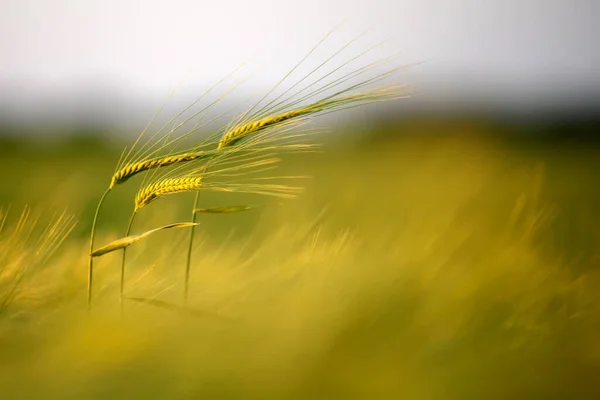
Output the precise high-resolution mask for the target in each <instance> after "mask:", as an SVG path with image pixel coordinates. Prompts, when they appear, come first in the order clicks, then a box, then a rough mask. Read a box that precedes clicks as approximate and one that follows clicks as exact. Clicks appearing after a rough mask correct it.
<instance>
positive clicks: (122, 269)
mask: <svg viewBox="0 0 600 400" xmlns="http://www.w3.org/2000/svg"><path fill="white" fill-rule="evenodd" d="M136 214H137V211H134V212H133V213H132V214H131V218H130V219H129V225H127V232H126V233H125V237H127V236H129V234H130V233H131V227H132V226H133V220H134V219H135V216H136ZM126 257H127V247H125V248H124V249H123V257H122V259H121V289H120V292H119V302H120V303H121V314H123V292H124V290H123V289H124V288H125V258H126Z"/></svg>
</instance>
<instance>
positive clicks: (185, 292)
mask: <svg viewBox="0 0 600 400" xmlns="http://www.w3.org/2000/svg"><path fill="white" fill-rule="evenodd" d="M199 198H200V192H196V197H195V199H194V207H193V208H192V223H196V218H197V216H198V215H197V213H196V209H197V208H198V199H199ZM195 229H196V226H195V225H194V226H192V228H191V230H190V241H189V243H188V253H187V261H186V264H185V281H184V289H183V298H184V300H185V301H186V302H187V299H188V288H189V283H190V265H191V263H192V247H193V244H194V232H195Z"/></svg>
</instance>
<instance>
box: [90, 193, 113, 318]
mask: <svg viewBox="0 0 600 400" xmlns="http://www.w3.org/2000/svg"><path fill="white" fill-rule="evenodd" d="M108 192H110V188H109V189H106V191H105V192H104V194H103V195H102V197H100V201H99V202H98V206H96V213H95V214H94V221H93V222H92V233H91V236H90V261H89V264H88V290H87V304H88V311H89V310H90V309H91V307H92V283H93V278H94V258H93V257H92V253H93V251H94V237H95V235H96V222H97V221H98V214H100V208H102V203H104V199H105V198H106V196H107V195H108Z"/></svg>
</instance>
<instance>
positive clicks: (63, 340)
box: [0, 124, 600, 399]
mask: <svg viewBox="0 0 600 400" xmlns="http://www.w3.org/2000/svg"><path fill="white" fill-rule="evenodd" d="M386 129H387V131H386V132H384V133H386V135H383V134H382V135H381V137H384V139H382V140H365V141H361V140H358V139H357V140H354V141H349V140H345V141H343V143H345V145H344V146H335V145H330V146H329V147H328V148H327V150H326V152H325V153H324V154H314V155H309V156H306V155H304V156H301V157H290V158H289V159H288V160H287V162H286V164H285V165H284V169H289V171H292V172H294V173H299V174H305V173H306V174H310V175H313V176H314V178H313V179H312V180H310V181H308V182H307V191H306V193H305V194H304V195H303V196H302V197H301V198H299V199H298V200H293V201H288V200H286V201H280V200H268V199H265V198H261V197H258V196H249V195H227V194H226V195H224V194H218V195H217V194H213V193H210V194H206V195H203V202H204V203H203V206H215V205H238V204H256V205H264V206H265V207H260V208H258V209H255V210H252V211H249V212H246V213H242V214H240V215H230V216H218V215H216V216H213V215H207V216H205V217H203V218H202V220H201V222H202V227H201V228H202V229H201V235H200V237H199V239H198V242H197V246H196V249H195V252H196V253H195V254H196V255H197V258H196V260H197V265H195V266H194V269H193V274H192V288H193V290H192V298H191V301H190V304H188V306H187V307H183V306H182V305H183V300H182V286H183V285H182V282H183V266H184V260H185V240H184V239H185V238H186V237H187V236H186V232H169V231H167V232H164V233H160V234H157V235H156V237H153V238H151V239H149V240H148V241H146V242H143V243H140V244H136V245H135V246H134V247H132V248H131V251H130V255H131V257H130V264H129V270H128V271H129V272H128V274H129V275H128V280H127V282H128V283H127V295H128V296H130V297H133V298H144V299H154V300H156V301H158V303H156V304H145V303H140V302H135V301H131V302H130V303H128V304H127V305H126V310H125V311H126V313H125V316H124V318H123V319H121V318H119V313H118V268H119V266H118V265H119V264H118V263H119V255H118V254H115V255H111V256H107V257H103V258H101V259H99V261H98V273H97V276H98V277H97V286H96V289H95V290H96V298H95V299H94V308H93V313H92V316H91V317H90V318H88V317H87V315H86V312H85V283H86V270H85V266H86V251H87V233H88V230H89V225H90V218H91V215H92V213H93V207H94V205H95V201H96V200H97V197H98V196H99V195H100V194H101V192H102V189H103V188H104V187H105V185H106V183H107V180H108V177H109V176H110V174H111V173H112V171H113V168H114V162H115V160H116V159H117V158H118V149H116V148H112V147H110V146H108V147H102V146H101V145H100V143H91V144H89V143H88V144H87V145H86V144H85V142H81V143H79V144H78V145H77V146H69V147H67V148H53V149H52V148H50V147H48V146H47V145H40V147H39V148H35V147H32V146H29V145H28V146H25V147H23V148H21V149H20V150H18V149H15V148H13V149H12V150H11V151H5V152H4V154H3V157H2V168H0V177H1V178H2V179H1V180H0V182H2V184H1V185H0V204H2V205H3V206H5V205H6V204H8V203H12V204H13V205H12V207H13V209H14V210H18V209H19V207H21V205H23V204H25V203H28V204H32V205H33V207H34V209H38V210H42V211H43V212H45V210H48V212H50V211H53V210H55V209H58V210H60V211H62V209H63V208H65V207H67V208H68V210H69V212H71V213H73V214H75V215H76V216H77V218H78V219H79V221H80V223H79V225H78V226H77V228H76V230H75V231H74V232H73V234H72V235H71V237H70V239H69V240H68V241H67V242H66V243H65V244H64V245H63V247H62V248H61V249H60V251H59V252H58V253H57V254H56V255H55V257H54V258H53V259H52V262H51V264H50V265H48V266H47V267H46V268H44V269H43V270H40V271H37V270H36V271H30V272H29V274H28V275H27V277H26V279H24V280H23V281H22V283H21V284H20V292H19V293H20V295H18V296H17V297H16V298H15V300H14V301H13V302H12V303H11V305H10V307H8V308H7V309H6V310H5V311H4V313H3V314H2V315H0V354H2V356H1V357H0V394H1V395H2V396H1V397H2V398H6V399H21V398H23V399H48V398H57V399H70V398H72V399H83V398H86V399H105V398H123V399H132V398H169V399H187V398H219V399H222V398H236V399H238V398H239V399H247V398H260V399H266V398H269V399H271V398H272V399H284V398H285V399H288V398H289V399H337V398H340V399H388V398H389V399H392V398H393V399H397V398H405V399H482V398H486V399H507V398H511V399H573V398H589V399H592V398H598V397H597V396H600V380H598V376H600V375H599V374H600V292H599V291H598V287H599V286H600V271H599V270H598V263H599V261H600V250H599V249H598V244H600V229H599V228H598V226H599V225H598V221H600V215H599V213H600V208H599V207H598V205H599V204H600V191H599V189H598V185H597V182H598V181H600V169H599V167H600V161H599V160H600V158H599V157H598V155H599V154H600V151H598V149H596V148H594V147H593V146H590V145H588V146H576V145H566V144H563V145H560V146H556V145H555V144H554V145H550V144H548V142H544V141H540V140H514V139H512V140H510V141H506V140H498V139H497V138H496V136H494V132H490V131H488V128H485V127H482V126H478V125H468V124H467V125H465V124H460V125H456V126H451V125H444V126H443V127H438V128H437V129H438V131H436V132H428V130H431V129H432V128H431V127H429V128H424V127H423V126H420V127H419V126H404V127H403V128H402V129H400V128H398V127H388V128H386ZM407 131H408V132H410V135H401V134H402V133H406V132H407ZM5 150H6V148H5ZM131 186H133V188H130V189H127V188H119V190H118V194H117V192H115V196H114V198H113V199H112V200H111V201H110V202H109V203H110V204H108V203H107V207H106V211H105V214H104V215H103V219H102V220H101V221H102V222H101V226H100V236H99V239H98V243H105V242H107V241H109V240H111V239H114V238H117V237H119V236H120V235H121V234H122V232H123V231H124V228H125V224H126V218H127V216H128V214H129V212H130V211H131V207H132V200H131V199H132V197H131V195H132V191H133V190H135V189H136V185H131ZM191 201H192V197H191V196H187V195H182V196H180V197H177V196H173V197H172V198H165V199H161V200H160V202H162V204H160V206H158V202H157V205H153V206H151V207H148V210H147V214H145V220H144V221H143V222H142V223H140V224H139V225H137V226H136V229H138V230H142V229H143V228H144V227H155V226H158V225H159V224H161V223H168V222H173V221H175V220H179V219H181V218H184V219H185V218H186V215H187V213H186V211H187V209H188V208H189V206H188V204H189V203H191ZM145 211H146V210H145ZM15 214H17V213H15ZM182 220H183V219H182ZM142 225H143V226H142ZM169 305H177V307H175V308H173V307H170V306H169Z"/></svg>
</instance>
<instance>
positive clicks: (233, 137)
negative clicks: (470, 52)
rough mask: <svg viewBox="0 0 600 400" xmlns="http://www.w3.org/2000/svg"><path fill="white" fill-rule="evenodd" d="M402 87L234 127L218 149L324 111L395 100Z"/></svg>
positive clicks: (333, 100) (331, 100)
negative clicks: (290, 121) (287, 122)
mask: <svg viewBox="0 0 600 400" xmlns="http://www.w3.org/2000/svg"><path fill="white" fill-rule="evenodd" d="M401 87H402V86H392V87H388V88H384V89H379V90H371V91H367V92H359V93H354V94H351V95H348V96H343V97H338V98H327V99H324V100H320V101H317V102H315V103H313V104H309V105H307V106H305V107H301V108H297V109H294V110H290V111H286V112H282V113H280V114H277V115H273V116H269V117H265V118H261V119H259V120H256V121H250V122H247V123H245V124H242V125H238V126H237V127H234V128H232V129H230V130H228V131H226V132H225V133H224V134H223V137H222V138H221V140H220V141H219V145H218V149H219V150H220V149H223V148H225V147H230V146H233V145H234V144H236V143H237V142H238V141H240V140H242V139H243V138H245V137H246V136H248V135H250V134H252V133H255V132H259V131H262V130H264V129H267V128H270V127H273V126H276V125H278V124H283V123H284V122H286V121H289V120H292V119H294V118H298V117H302V116H306V115H311V114H317V113H319V112H322V111H327V110H333V109H336V108H344V107H351V104H354V105H358V104H361V103H368V102H376V101H381V100H384V99H386V98H393V97H394V96H397V95H398V93H397V89H399V88H401Z"/></svg>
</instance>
